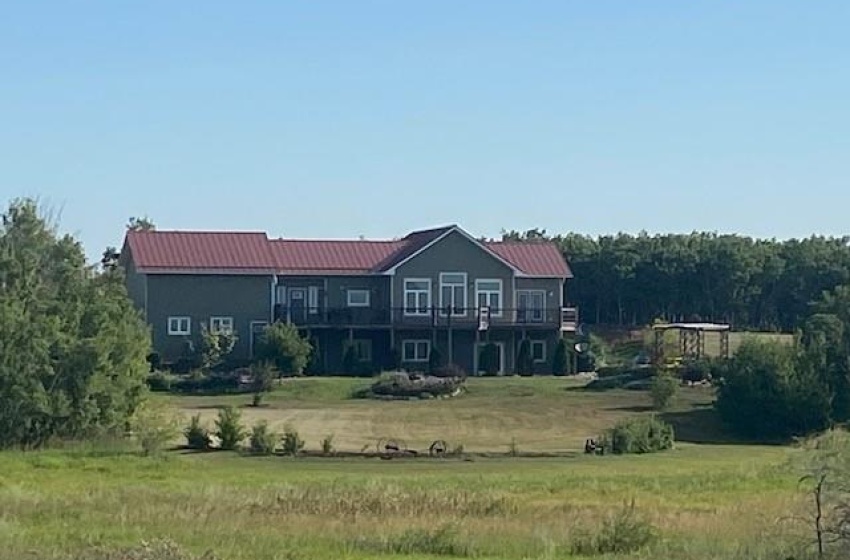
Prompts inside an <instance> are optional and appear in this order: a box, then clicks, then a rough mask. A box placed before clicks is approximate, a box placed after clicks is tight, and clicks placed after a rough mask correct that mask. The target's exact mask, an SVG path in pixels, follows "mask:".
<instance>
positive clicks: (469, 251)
mask: <svg viewBox="0 0 850 560" xmlns="http://www.w3.org/2000/svg"><path fill="white" fill-rule="evenodd" d="M441 272H465V273H466V274H467V279H466V280H467V285H466V286H467V292H466V293H467V297H466V307H468V308H469V311H468V313H467V315H466V317H455V318H453V321H457V322H464V321H468V322H474V321H477V313H476V312H475V311H474V309H475V308H476V307H477V303H476V299H475V298H476V295H475V281H476V280H478V279H493V280H501V281H502V305H503V306H504V307H505V308H508V309H510V308H512V307H514V300H513V293H512V290H511V286H512V280H513V270H512V269H511V268H510V267H509V266H507V265H506V264H504V263H503V262H501V261H500V260H499V259H497V258H495V257H493V255H491V254H489V253H488V252H487V251H485V250H483V249H482V248H481V247H479V246H477V245H476V244H474V243H472V242H471V241H470V240H469V239H467V238H466V237H464V236H463V235H462V234H460V233H458V232H452V233H450V234H449V235H447V236H446V237H444V238H443V239H441V240H440V241H438V242H437V243H435V244H434V245H432V246H431V247H429V248H428V249H426V250H425V251H423V252H422V253H420V254H419V255H416V256H415V257H413V258H412V259H411V260H409V261H408V262H406V263H404V264H403V265H401V266H399V267H398V269H396V273H395V276H394V280H393V302H394V307H396V308H401V307H403V306H404V279H405V278H429V279H430V280H431V305H432V306H440V273H441ZM399 316H400V317H401V318H402V319H403V320H404V322H406V323H414V322H415V321H416V319H411V318H405V317H403V316H402V315H401V314H399ZM498 321H499V320H498V319H496V318H494V319H493V322H494V323H497V322H498ZM428 322H429V319H427V318H426V319H425V320H424V324H428Z"/></svg>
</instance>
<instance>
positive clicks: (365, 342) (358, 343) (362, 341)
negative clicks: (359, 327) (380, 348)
mask: <svg viewBox="0 0 850 560" xmlns="http://www.w3.org/2000/svg"><path fill="white" fill-rule="evenodd" d="M348 348H353V349H354V358H355V359H356V360H357V361H358V362H371V361H372V341H371V340H369V339H368V338H355V339H354V340H351V341H347V342H346V352H347V351H348Z"/></svg>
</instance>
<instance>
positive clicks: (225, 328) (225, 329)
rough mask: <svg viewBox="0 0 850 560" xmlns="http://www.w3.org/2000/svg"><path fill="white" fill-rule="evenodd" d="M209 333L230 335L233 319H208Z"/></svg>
mask: <svg viewBox="0 0 850 560" xmlns="http://www.w3.org/2000/svg"><path fill="white" fill-rule="evenodd" d="M210 332H211V333H213V334H230V333H232V332H233V317H210Z"/></svg>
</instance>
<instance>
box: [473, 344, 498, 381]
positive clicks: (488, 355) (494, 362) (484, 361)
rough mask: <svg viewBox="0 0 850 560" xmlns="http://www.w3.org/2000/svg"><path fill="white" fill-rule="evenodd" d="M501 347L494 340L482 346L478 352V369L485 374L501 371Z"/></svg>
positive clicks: (494, 373)
mask: <svg viewBox="0 0 850 560" xmlns="http://www.w3.org/2000/svg"><path fill="white" fill-rule="evenodd" d="M499 365H500V364H499V348H498V347H497V346H496V345H495V344H493V343H492V342H488V343H487V344H485V345H484V346H482V347H481V352H480V353H479V354H478V369H479V370H481V371H483V372H484V374H485V375H496V373H498V371H499Z"/></svg>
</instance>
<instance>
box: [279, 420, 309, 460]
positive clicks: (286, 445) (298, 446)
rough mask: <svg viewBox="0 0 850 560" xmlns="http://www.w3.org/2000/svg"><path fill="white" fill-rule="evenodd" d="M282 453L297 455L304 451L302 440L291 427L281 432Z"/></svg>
mask: <svg viewBox="0 0 850 560" xmlns="http://www.w3.org/2000/svg"><path fill="white" fill-rule="evenodd" d="M282 448H283V452H284V453H286V454H287V455H293V456H294V455H298V454H299V453H301V451H302V450H303V449H304V440H303V439H301V437H300V436H299V435H298V431H296V430H295V428H293V427H292V426H287V427H286V428H285V429H284V430H283V447H282Z"/></svg>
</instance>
